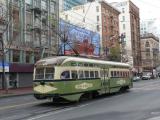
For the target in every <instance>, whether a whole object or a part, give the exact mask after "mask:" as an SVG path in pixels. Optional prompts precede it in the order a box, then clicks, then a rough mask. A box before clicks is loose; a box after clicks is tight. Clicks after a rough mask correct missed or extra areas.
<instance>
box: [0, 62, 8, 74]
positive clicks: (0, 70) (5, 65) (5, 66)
mask: <svg viewBox="0 0 160 120" xmlns="http://www.w3.org/2000/svg"><path fill="white" fill-rule="evenodd" d="M4 68H5V72H9V64H8V63H4ZM0 72H3V64H2V62H0Z"/></svg>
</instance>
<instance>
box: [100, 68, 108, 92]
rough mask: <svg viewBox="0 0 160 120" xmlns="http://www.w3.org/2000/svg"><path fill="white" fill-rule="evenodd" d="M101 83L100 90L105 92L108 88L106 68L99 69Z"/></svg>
mask: <svg viewBox="0 0 160 120" xmlns="http://www.w3.org/2000/svg"><path fill="white" fill-rule="evenodd" d="M101 80H102V81H101V85H102V92H103V93H107V92H108V90H109V87H108V69H101Z"/></svg>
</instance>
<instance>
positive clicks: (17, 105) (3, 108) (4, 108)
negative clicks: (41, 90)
mask: <svg viewBox="0 0 160 120" xmlns="http://www.w3.org/2000/svg"><path fill="white" fill-rule="evenodd" d="M39 103H46V101H43V102H42V101H40V102H37V101H35V102H31V103H24V104H15V105H9V106H3V107H0V110H6V109H12V108H15V107H21V106H26V105H32V104H39Z"/></svg>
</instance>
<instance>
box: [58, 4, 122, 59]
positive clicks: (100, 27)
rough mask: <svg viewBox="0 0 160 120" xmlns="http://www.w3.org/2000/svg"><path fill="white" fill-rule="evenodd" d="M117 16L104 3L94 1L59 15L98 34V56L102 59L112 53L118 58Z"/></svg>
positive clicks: (117, 12) (115, 11)
mask: <svg viewBox="0 0 160 120" xmlns="http://www.w3.org/2000/svg"><path fill="white" fill-rule="evenodd" d="M118 15H119V11H118V10H116V9H114V8H113V7H112V6H110V5H109V4H108V3H107V2H105V1H94V2H92V3H87V4H84V5H80V6H76V7H73V8H72V9H71V10H68V11H64V12H62V13H60V17H61V18H62V19H63V20H66V21H68V22H70V23H73V24H74V25H77V26H81V27H83V28H86V29H89V30H92V31H94V32H98V33H99V34H100V56H101V57H104V58H107V57H108V56H111V55H110V53H111V52H112V51H114V53H117V54H116V55H117V56H120V52H119V51H120V49H119V21H118ZM118 52H119V53H118ZM116 55H115V56H116ZM117 56H116V57H117ZM116 57H115V58H116Z"/></svg>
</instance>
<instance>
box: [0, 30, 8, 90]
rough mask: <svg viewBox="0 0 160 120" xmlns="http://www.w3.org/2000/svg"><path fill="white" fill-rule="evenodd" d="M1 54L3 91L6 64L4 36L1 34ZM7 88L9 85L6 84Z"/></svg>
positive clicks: (3, 87)
mask: <svg viewBox="0 0 160 120" xmlns="http://www.w3.org/2000/svg"><path fill="white" fill-rule="evenodd" d="M0 42H1V53H2V89H5V63H4V43H3V34H2V33H0ZM6 86H7V83H6Z"/></svg>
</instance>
